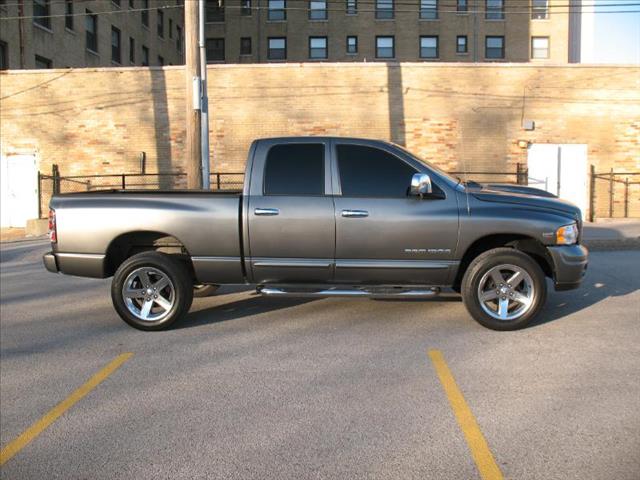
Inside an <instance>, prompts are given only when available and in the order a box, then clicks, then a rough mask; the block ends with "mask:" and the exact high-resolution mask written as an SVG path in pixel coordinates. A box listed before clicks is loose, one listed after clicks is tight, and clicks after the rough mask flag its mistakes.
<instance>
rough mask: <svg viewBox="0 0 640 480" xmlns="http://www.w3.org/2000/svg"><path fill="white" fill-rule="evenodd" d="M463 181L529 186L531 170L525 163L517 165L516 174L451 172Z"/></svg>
mask: <svg viewBox="0 0 640 480" xmlns="http://www.w3.org/2000/svg"><path fill="white" fill-rule="evenodd" d="M449 173H450V174H451V175H456V176H458V177H460V178H462V179H463V180H473V181H475V182H479V183H514V184H516V185H528V184H529V168H528V167H527V165H525V164H524V163H516V171H515V172H476V171H472V172H449Z"/></svg>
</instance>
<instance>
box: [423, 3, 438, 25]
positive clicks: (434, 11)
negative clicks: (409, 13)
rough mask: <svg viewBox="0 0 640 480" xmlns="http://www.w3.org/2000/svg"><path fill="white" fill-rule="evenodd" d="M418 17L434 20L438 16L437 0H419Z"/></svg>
mask: <svg viewBox="0 0 640 480" xmlns="http://www.w3.org/2000/svg"><path fill="white" fill-rule="evenodd" d="M420 18H421V19H422V20H436V19H437V18H438V0H420Z"/></svg>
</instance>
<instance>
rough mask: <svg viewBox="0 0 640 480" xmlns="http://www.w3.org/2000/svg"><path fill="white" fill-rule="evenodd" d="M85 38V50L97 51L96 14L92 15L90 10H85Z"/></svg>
mask: <svg viewBox="0 0 640 480" xmlns="http://www.w3.org/2000/svg"><path fill="white" fill-rule="evenodd" d="M84 29H85V38H86V42H87V50H91V51H92V52H97V51H98V16H97V15H94V14H93V12H91V10H87V11H86V15H85V17H84Z"/></svg>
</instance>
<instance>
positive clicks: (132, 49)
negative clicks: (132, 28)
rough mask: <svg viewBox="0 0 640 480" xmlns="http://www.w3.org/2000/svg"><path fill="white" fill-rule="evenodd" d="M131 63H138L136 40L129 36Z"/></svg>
mask: <svg viewBox="0 0 640 480" xmlns="http://www.w3.org/2000/svg"><path fill="white" fill-rule="evenodd" d="M129 63H136V41H135V40H134V39H133V37H129Z"/></svg>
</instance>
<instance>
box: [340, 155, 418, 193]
mask: <svg viewBox="0 0 640 480" xmlns="http://www.w3.org/2000/svg"><path fill="white" fill-rule="evenodd" d="M337 150H338V168H339V170H340V185H341V188H342V195H343V196H345V197H391V198H396V197H397V198H401V197H406V196H407V193H408V191H409V186H410V185H411V177H412V176H413V174H414V173H416V169H414V168H413V167H412V166H410V165H408V164H407V163H405V162H403V161H402V160H400V159H399V158H398V157H396V156H395V155H391V154H390V153H387V152H385V151H384V150H380V149H378V148H373V147H364V146H361V145H338V146H337Z"/></svg>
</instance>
